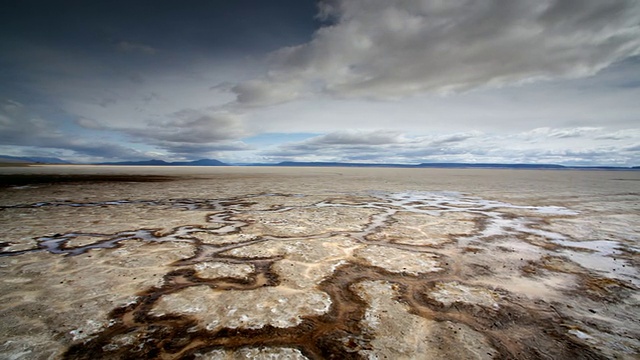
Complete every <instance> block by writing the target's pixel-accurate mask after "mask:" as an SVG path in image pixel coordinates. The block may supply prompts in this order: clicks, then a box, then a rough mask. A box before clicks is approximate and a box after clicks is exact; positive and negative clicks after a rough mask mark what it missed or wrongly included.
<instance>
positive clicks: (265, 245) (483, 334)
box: [0, 166, 640, 359]
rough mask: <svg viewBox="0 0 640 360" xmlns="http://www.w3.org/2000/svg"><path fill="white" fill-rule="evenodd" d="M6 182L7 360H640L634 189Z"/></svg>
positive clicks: (331, 176) (260, 170) (118, 175)
mask: <svg viewBox="0 0 640 360" xmlns="http://www.w3.org/2000/svg"><path fill="white" fill-rule="evenodd" d="M0 174H1V175H0V181H1V182H0V185H2V186H1V187H0V225H1V226H0V273H1V275H0V319H2V320H0V358H3V359H96V358H100V359H145V358H149V359H156V358H158V359H240V358H257V359H273V358H285V359H304V358H310V359H320V358H336V359H358V358H369V359H385V358H386V359H412V358H420V359H445V358H446V359H512V358H518V359H569V358H571V359H604V358H618V359H637V358H638V357H640V340H639V339H640V320H639V319H640V317H639V316H638V315H639V314H640V291H639V289H640V257H639V256H638V252H639V251H640V171H636V172H632V171H546V170H535V171H531V170H471V169H469V170H464V169H461V170H445V169H388V168H377V169H373V168H277V167H109V166H29V167H2V168H0Z"/></svg>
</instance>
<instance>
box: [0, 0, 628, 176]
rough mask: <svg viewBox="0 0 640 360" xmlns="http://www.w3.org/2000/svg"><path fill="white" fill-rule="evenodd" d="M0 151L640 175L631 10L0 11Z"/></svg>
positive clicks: (392, 1)
mask: <svg viewBox="0 0 640 360" xmlns="http://www.w3.org/2000/svg"><path fill="white" fill-rule="evenodd" d="M0 154H2V155H12V156H51V157H59V158H62V159H65V160H69V161H73V162H79V163H85V162H103V161H125V160H149V159H162V160H166V161H178V160H195V159H201V158H213V159H218V160H221V161H224V162H227V163H233V164H240V163H277V162H280V161H341V162H365V163H403V164H418V163H422V162H471V163H553V164H562V165H612V166H639V165H640V1H638V0H322V1H312V0H270V1H264V0H253V1H251V0H233V1H229V0H208V1H205V0H195V1H191V0H181V1H168V0H136V1H131V0H127V1H121V0H110V1H101V0H96V1H56V0H39V1H35V0H4V1H3V3H2V11H0Z"/></svg>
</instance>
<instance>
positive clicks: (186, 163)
mask: <svg viewBox="0 0 640 360" xmlns="http://www.w3.org/2000/svg"><path fill="white" fill-rule="evenodd" d="M96 165H135V166H228V164H225V163H223V162H222V161H218V160H215V159H200V160H194V161H173V162H167V161H164V160H155V159H154V160H143V161H121V162H105V163H99V164H96Z"/></svg>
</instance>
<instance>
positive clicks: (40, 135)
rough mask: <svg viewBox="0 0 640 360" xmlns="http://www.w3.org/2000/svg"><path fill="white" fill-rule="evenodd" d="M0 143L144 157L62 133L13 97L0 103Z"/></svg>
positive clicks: (115, 156) (105, 156) (108, 156)
mask: <svg viewBox="0 0 640 360" xmlns="http://www.w3.org/2000/svg"><path fill="white" fill-rule="evenodd" d="M0 145H17V146H21V147H37V148H48V149H62V150H69V151H71V152H73V153H74V155H75V156H78V155H82V156H88V157H94V158H103V159H127V158H132V157H138V158H140V157H143V158H144V157H145V156H144V154H142V153H141V152H139V151H137V150H135V149H132V148H129V147H126V146H122V145H119V144H115V143H111V142H107V141H96V140H92V141H90V140H84V139H81V138H78V137H77V136H75V135H74V134H68V133H65V132H63V131H62V130H60V129H59V127H58V126H56V124H55V123H53V122H51V121H49V120H46V119H43V118H42V117H40V116H38V115H37V114H36V113H35V112H34V111H33V110H31V109H30V108H28V107H27V106H25V105H22V104H20V103H18V102H15V101H12V100H3V101H2V102H0Z"/></svg>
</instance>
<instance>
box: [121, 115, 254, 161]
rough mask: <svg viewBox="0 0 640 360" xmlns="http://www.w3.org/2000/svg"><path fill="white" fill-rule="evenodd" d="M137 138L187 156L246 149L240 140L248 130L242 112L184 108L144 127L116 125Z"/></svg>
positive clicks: (175, 153)
mask: <svg viewBox="0 0 640 360" xmlns="http://www.w3.org/2000/svg"><path fill="white" fill-rule="evenodd" d="M117 130H118V131H121V132H124V133H126V134H128V135H130V136H132V137H134V138H135V140H136V141H138V142H142V143H145V144H152V145H154V146H156V147H158V148H161V149H164V150H166V151H167V152H168V153H170V154H172V155H176V156H182V157H187V158H193V157H199V156H208V155H210V154H211V153H214V152H220V151H240V150H248V149H250V147H249V146H248V145H246V144H245V143H243V142H241V141H239V139H240V138H242V137H244V136H247V135H249V134H251V133H250V132H249V131H248V130H247V129H245V127H244V123H243V118H242V116H240V115H238V114H235V113H230V112H220V111H219V112H203V111H200V110H194V109H183V110H180V111H177V112H175V113H173V114H170V115H169V116H168V117H167V118H166V119H163V120H160V121H149V122H148V123H147V124H145V126H144V127H131V128H126V127H122V128H118V129H117Z"/></svg>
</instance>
